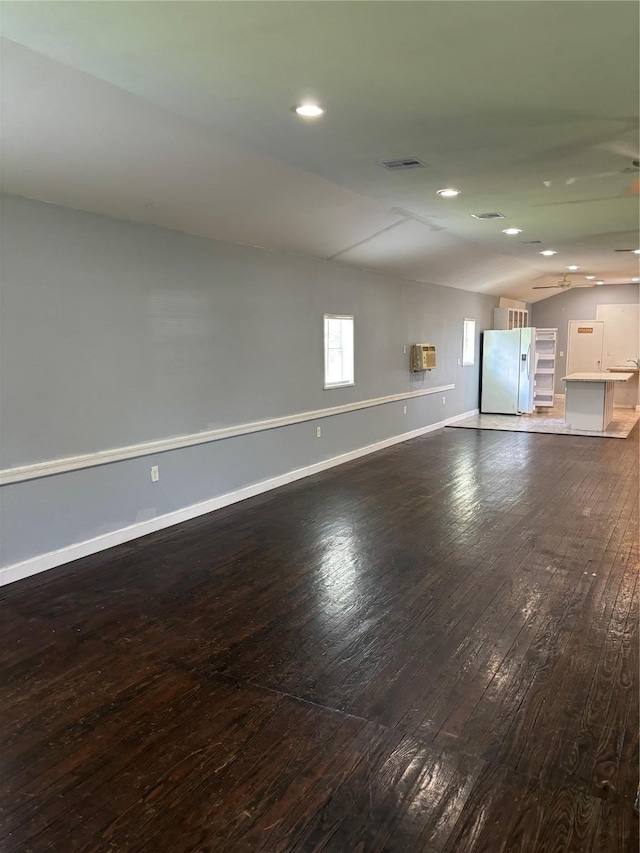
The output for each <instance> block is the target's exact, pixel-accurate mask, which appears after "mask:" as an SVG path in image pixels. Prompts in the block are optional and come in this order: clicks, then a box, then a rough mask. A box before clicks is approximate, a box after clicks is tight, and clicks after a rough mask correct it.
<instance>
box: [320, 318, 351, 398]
mask: <svg viewBox="0 0 640 853" xmlns="http://www.w3.org/2000/svg"><path fill="white" fill-rule="evenodd" d="M353 384H354V368H353V317H348V316H339V315H336V314H325V315H324V387H325V388H340V387H341V386H343V385H353Z"/></svg>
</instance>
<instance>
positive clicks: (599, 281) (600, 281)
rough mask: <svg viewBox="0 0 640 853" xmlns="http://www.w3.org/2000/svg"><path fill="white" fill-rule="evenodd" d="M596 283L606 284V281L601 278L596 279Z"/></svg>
mask: <svg viewBox="0 0 640 853" xmlns="http://www.w3.org/2000/svg"><path fill="white" fill-rule="evenodd" d="M596 284H604V281H603V280H602V279H601V278H600V279H598V281H596Z"/></svg>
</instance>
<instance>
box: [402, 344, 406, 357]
mask: <svg viewBox="0 0 640 853" xmlns="http://www.w3.org/2000/svg"><path fill="white" fill-rule="evenodd" d="M402 352H403V353H404V354H405V355H406V354H407V345H406V344H405V345H404V346H403V347H402Z"/></svg>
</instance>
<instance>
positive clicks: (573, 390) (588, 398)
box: [562, 371, 633, 432]
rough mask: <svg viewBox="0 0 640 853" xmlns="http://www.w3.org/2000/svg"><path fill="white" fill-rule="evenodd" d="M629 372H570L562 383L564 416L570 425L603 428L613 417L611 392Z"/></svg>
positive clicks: (623, 380) (592, 428)
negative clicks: (563, 385)
mask: <svg viewBox="0 0 640 853" xmlns="http://www.w3.org/2000/svg"><path fill="white" fill-rule="evenodd" d="M632 375H633V374H632V372H631V371H629V372H628V373H570V374H569V376H563V377H562V381H563V382H564V383H565V404H564V419H565V421H566V423H567V424H568V425H569V426H570V427H571V428H572V429H581V430H590V431H594V432H604V430H605V429H606V428H607V426H608V425H609V424H610V423H611V421H612V420H613V392H614V388H615V386H616V385H617V384H618V383H620V382H626V381H627V380H628V379H630V378H631V377H632Z"/></svg>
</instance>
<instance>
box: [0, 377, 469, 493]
mask: <svg viewBox="0 0 640 853" xmlns="http://www.w3.org/2000/svg"><path fill="white" fill-rule="evenodd" d="M455 387H456V386H455V385H439V386H437V387H435V388H425V389H422V390H420V391H407V392H405V393H403V394H390V395H389V396H388V397H374V398H373V399H370V400H360V401H359V402H357V403H345V404H344V405H342V406H333V407H331V408H327V409H316V410H315V411H311V412H298V413H297V414H294V415H284V417H281V418H271V419H270V420H264V421H253V422H251V423H246V424H237V425H236V426H230V427H223V428H222V429H212V430H206V431H203V432H196V433H192V434H190V435H179V436H176V437H174V438H163V439H160V440H159V441H145V442H143V443H141V444H132V445H129V446H128V447H116V448H114V449H113V450H99V451H97V452H95V453H83V454H82V455H81V456H67V457H66V458H64V459H50V460H48V461H46V462H35V463H32V464H31V465H20V466H18V467H16V468H5V469H4V470H1V471H0V486H4V485H8V484H9V483H21V482H23V481H24V480H35V479H38V478H39V477H50V476H51V475H53V474H65V473H66V472H67V471H77V470H79V469H80V468H95V467H96V466H97V465H108V464H109V463H110V462H122V461H123V460H124V459H135V458H136V457H138V456H150V455H152V454H153V453H165V452H166V451H167V450H178V449H180V448H182V447H192V446H194V445H196V444H208V443H209V442H211V441H221V440H222V439H225V438H235V437H236V436H240V435H249V434H250V433H252V432H262V431H263V430H267V429H277V428H278V427H283V426H290V425H292V424H301V423H304V422H305V421H315V420H319V419H320V418H330V417H333V416H334V415H343V414H345V413H346V412H356V411H358V410H359V409H369V408H371V407H372V406H384V405H386V404H387V403H395V402H397V401H398V400H409V399H411V398H413V397H424V396H426V395H428V394H441V393H442V392H443V391H453V389H454V388H455Z"/></svg>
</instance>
